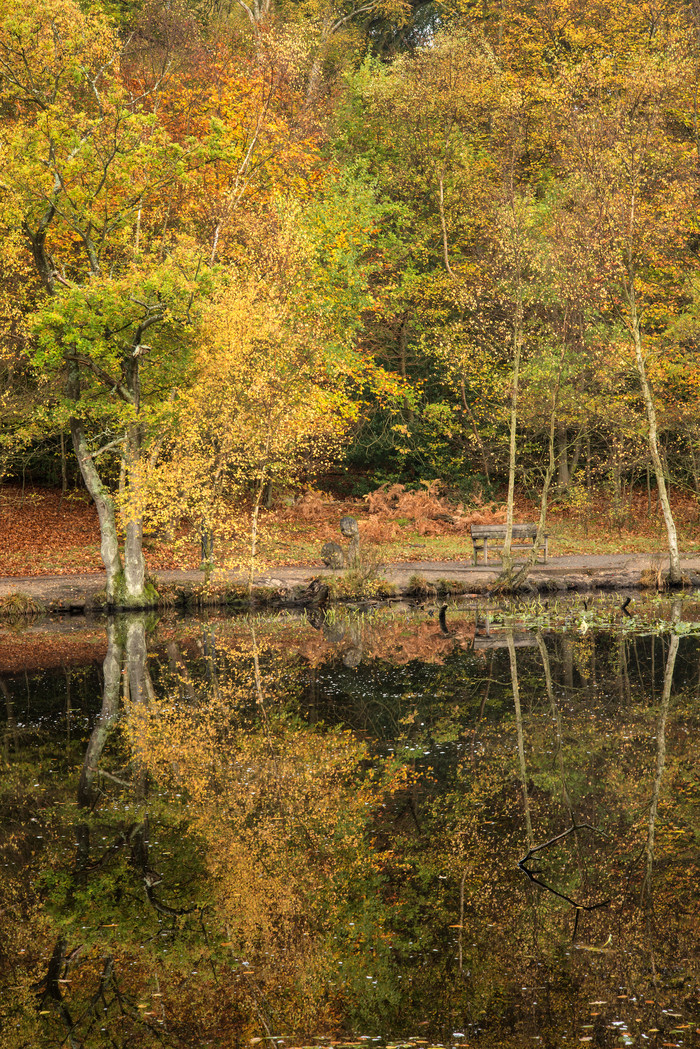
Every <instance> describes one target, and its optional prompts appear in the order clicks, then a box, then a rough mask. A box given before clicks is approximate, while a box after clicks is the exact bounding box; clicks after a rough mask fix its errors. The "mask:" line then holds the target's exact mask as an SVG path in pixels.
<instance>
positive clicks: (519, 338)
mask: <svg viewBox="0 0 700 1049" xmlns="http://www.w3.org/2000/svg"><path fill="white" fill-rule="evenodd" d="M522 327H523V292H522V286H521V285H520V281H519V282H518V297H517V302H516V307H515V316H514V318H513V351H514V352H513V381H512V385H511V392H510V440H509V444H508V496H507V500H506V535H505V539H504V541H503V553H502V555H501V560H502V564H503V575H504V576H506V577H508V576H510V575H511V573H512V571H513V557H512V554H511V549H510V547H511V543H512V541H513V499H514V496H515V456H516V436H517V429H518V393H519V390H520V356H521V353H522V347H523V335H522Z"/></svg>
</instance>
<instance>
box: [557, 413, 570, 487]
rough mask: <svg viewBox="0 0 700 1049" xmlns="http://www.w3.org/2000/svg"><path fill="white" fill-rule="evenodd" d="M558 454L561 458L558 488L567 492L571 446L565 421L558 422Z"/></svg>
mask: <svg viewBox="0 0 700 1049" xmlns="http://www.w3.org/2000/svg"><path fill="white" fill-rule="evenodd" d="M557 456H558V458H559V471H558V475H557V488H558V490H559V492H565V491H566V489H567V488H568V487H569V480H570V474H569V446H568V434H567V432H566V427H565V426H564V424H563V423H561V422H560V423H557Z"/></svg>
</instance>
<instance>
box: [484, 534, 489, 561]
mask: <svg viewBox="0 0 700 1049" xmlns="http://www.w3.org/2000/svg"><path fill="white" fill-rule="evenodd" d="M488 563H489V541H488V539H487V538H486V536H484V564H485V565H487V564H488Z"/></svg>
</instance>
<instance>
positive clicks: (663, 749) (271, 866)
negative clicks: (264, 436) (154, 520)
mask: <svg viewBox="0 0 700 1049" xmlns="http://www.w3.org/2000/svg"><path fill="white" fill-rule="evenodd" d="M630 607H631V608H632V609H636V610H637V611H636V613H635V614H634V615H632V616H630V615H629V614H628V612H627V611H623V610H622V609H621V607H620V598H619V597H615V598H613V597H611V598H609V599H607V600H606V601H603V602H597V603H596V602H587V603H586V604H584V603H583V602H582V601H581V599H579V600H577V601H576V602H575V603H572V604H571V605H566V606H565V605H556V606H551V607H550V606H547V605H542V604H538V605H536V606H530V607H527V606H522V607H519V608H507V609H500V610H499V609H495V608H493V607H491V608H489V607H487V606H485V605H481V606H475V605H471V604H464V605H462V606H454V607H450V608H449V609H448V610H447V616H446V619H445V618H443V620H442V621H441V620H440V618H439V617H438V615H437V609H436V607H434V606H433V607H432V608H430V607H425V608H406V607H402V606H392V607H390V608H386V609H374V610H371V611H364V612H362V613H360V612H352V611H347V612H337V611H333V612H332V613H329V614H328V615H326V616H324V615H321V614H319V615H318V616H315V617H307V616H301V617H297V616H292V615H280V616H275V617H272V616H270V617H265V616H259V617H251V618H224V617H217V616H213V617H211V618H206V619H182V618H177V617H176V616H174V615H173V616H165V617H161V618H160V619H159V620H158V621H156V620H155V619H150V618H148V617H144V616H133V617H123V618H120V619H117V620H113V621H110V622H109V623H107V622H102V623H101V622H95V623H86V622H85V621H84V620H82V619H77V618H76V619H71V620H66V621H64V622H63V623H59V622H50V623H38V624H33V625H27V624H25V625H24V626H19V625H18V626H15V627H5V628H3V629H2V630H1V631H0V702H1V703H2V706H3V708H4V723H3V726H2V730H3V761H2V781H1V782H2V788H1V794H0V797H1V818H2V835H1V837H0V863H1V864H2V878H0V1030H1V1032H2V1033H1V1034H0V1045H2V1046H3V1047H8V1049H9V1047H12V1049H18V1047H20V1046H21V1047H24V1046H27V1047H30V1046H31V1047H44V1046H47V1047H52V1046H57V1047H58V1046H81V1047H82V1046H85V1047H88V1049H93V1047H102V1046H105V1047H107V1046H111V1047H114V1046H119V1047H122V1046H123V1047H128V1046H129V1047H130V1046H148V1047H150V1046H153V1047H156V1046H166V1047H171V1046H172V1047H198V1046H205V1045H206V1046H221V1047H228V1046H239V1045H241V1046H250V1045H258V1044H261V1045H263V1046H264V1045H268V1044H270V1043H274V1044H275V1045H276V1046H284V1047H287V1046H289V1047H291V1046H299V1045H330V1044H334V1045H337V1044H342V1045H353V1046H361V1045H366V1046H372V1045H392V1046H396V1045H414V1046H418V1047H424V1046H431V1045H443V1046H466V1045H473V1046H484V1047H492V1046H507V1047H511V1046H512V1047H516V1046H517V1047H521V1046H528V1045H532V1046H551V1047H558V1046H563V1045H579V1044H584V1045H585V1044H590V1045H592V1046H604V1047H612V1046H622V1045H637V1046H653V1047H661V1046H698V1045H700V1003H699V998H698V991H699V978H700V972H699V968H700V967H699V960H700V935H699V934H700V889H699V886H698V874H699V871H698V858H699V856H700V850H699V847H698V846H699V838H700V776H699V771H700V770H699V767H698V728H699V723H700V702H699V700H698V690H699V688H700V645H699V640H698V620H700V606H698V605H697V604H696V603H695V602H693V601H688V600H685V599H684V600H680V599H678V600H675V601H671V602H662V601H656V602H650V603H647V604H643V603H642V602H637V603H636V605H632V606H630Z"/></svg>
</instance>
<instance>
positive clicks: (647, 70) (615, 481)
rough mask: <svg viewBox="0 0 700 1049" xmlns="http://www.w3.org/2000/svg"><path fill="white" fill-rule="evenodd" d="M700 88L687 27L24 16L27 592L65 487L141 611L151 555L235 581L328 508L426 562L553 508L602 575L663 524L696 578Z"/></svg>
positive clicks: (4, 114) (251, 11) (17, 80)
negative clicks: (204, 567)
mask: <svg viewBox="0 0 700 1049" xmlns="http://www.w3.org/2000/svg"><path fill="white" fill-rule="evenodd" d="M699 63H700V5H699V4H697V3H696V2H694V0H675V2H668V0H651V2H645V3H639V2H635V3H628V2H626V0H622V2H616V3H614V4H613V3H606V2H601V0H587V2H586V0H584V2H579V0H576V2H574V0H554V2H547V3H544V2H537V0H535V2H527V0H503V2H501V3H486V2H468V0H455V2H452V0H448V2H445V3H434V2H430V3H421V2H409V0H387V2H372V0H369V2H366V3H363V2H362V0H357V2H353V0H337V2H330V3H327V2H325V0H303V2H285V0H280V2H274V0H267V2H263V3H251V4H247V3H245V2H243V0H237V2H236V0H231V2H226V3H225V2H221V3H219V2H215V0H213V2H211V3H206V2H201V3H198V2H194V0H179V2H175V3H169V4H165V3H161V2H156V0H151V2H148V0H145V2H136V3H112V2H106V0H105V2H100V3H94V4H88V3H83V4H77V3H74V2H72V0H49V2H42V3H41V4H40V3H38V2H37V0H21V2H19V3H15V2H13V3H9V2H8V0H3V2H2V3H0V106H1V109H0V114H1V124H0V158H1V159H0V236H1V237H2V252H1V253H0V271H1V278H0V413H1V416H2V432H1V436H0V476H1V477H3V478H4V480H5V486H4V489H3V511H4V513H3V516H4V522H5V523H4V533H5V535H6V537H7V542H6V543H5V546H6V549H7V553H6V555H5V557H6V559H7V565H6V566H5V568H4V570H6V571H8V572H18V571H21V570H25V569H26V568H27V567H30V566H28V564H27V560H28V559H27V556H26V555H23V553H22V551H23V550H26V549H27V546H26V541H25V540H26V536H25V539H23V538H22V534H21V532H22V523H24V527H25V532H26V530H27V527H28V528H29V529H30V530H31V531H32V536H31V537H30V538H31V539H32V542H33V545H32V543H30V544H29V548H30V549H31V551H32V553H31V559H34V565H35V564H36V551H37V550H38V549H40V548H41V543H37V542H36V539H35V537H36V534H37V532H36V525H32V524H31V523H29V524H28V525H27V522H30V520H31V519H30V518H20V516H19V509H20V507H22V508H26V507H29V508H31V506H32V499H33V500H34V506H35V507H36V506H38V505H39V504H40V503H41V505H44V503H43V502H42V500H44V499H45V498H46V497H45V496H44V495H42V494H41V493H40V492H39V491H37V490H30V489H28V488H27V484H30V485H31V484H37V483H38V484H42V485H46V484H51V485H55V486H60V487H61V495H60V496H58V493H57V498H58V499H59V507H58V511H57V514H58V516H57V518H56V524H55V525H54V524H53V523H51V524H49V525H48V526H47V527H45V533H49V534H47V535H46V539H45V543H46V544H47V545H50V543H51V538H50V537H54V536H56V534H57V533H58V535H59V538H60V531H61V528H62V527H63V528H65V529H66V532H65V534H64V536H63V539H64V542H63V547H64V549H67V551H68V565H69V570H74V569H75V568H77V567H86V568H96V567H98V565H99V562H98V561H96V557H97V552H96V542H95V540H94V536H95V535H96V530H95V523H94V518H92V519H91V521H92V523H90V524H89V528H91V529H92V533H91V534H92V535H93V550H92V554H90V555H88V554H87V552H86V550H87V548H86V547H84V546H80V544H77V545H76V550H78V552H77V553H76V555H75V557H74V559H73V561H71V555H70V549H71V543H70V536H71V535H72V529H73V527H74V525H75V522H76V520H77V518H76V517H75V516H73V517H70V515H67V513H66V512H67V510H68V509H69V508H70V507H71V506H76V505H78V504H79V505H80V506H83V502H82V501H81V499H82V497H81V496H80V494H79V493H76V492H75V491H74V489H75V488H76V486H77V487H82V484H84V485H85V487H87V489H88V492H89V494H90V497H91V499H92V501H93V503H94V507H95V509H96V511H97V515H98V518H99V526H100V536H101V557H102V560H103V561H104V563H105V564H106V565H107V568H108V586H110V585H112V586H113V588H114V589H113V592H114V593H115V594H117V593H120V594H126V596H127V597H131V598H134V597H135V596H136V597H138V596H139V595H140V596H141V597H143V593H144V588H145V587H147V582H146V575H145V563H144V559H143V549H144V547H143V544H144V542H145V544H146V549H147V554H149V555H150V559H151V563H152V564H160V563H163V564H164V563H166V562H167V563H169V564H180V563H181V564H186V563H187V564H189V563H192V562H193V561H195V560H197V558H198V557H199V549H200V537H201V538H202V544H201V545H202V550H203V556H204V558H205V559H208V560H212V559H214V558H215V557H219V558H221V557H223V556H224V551H226V550H229V551H230V550H232V549H234V548H235V546H236V542H237V541H238V540H240V539H241V537H242V536H243V535H245V536H248V535H249V533H250V512H251V509H252V513H253V533H254V535H255V533H256V531H257V517H258V511H259V510H260V509H261V508H263V507H265V506H266V505H267V506H268V507H269V508H271V509H272V510H273V511H275V514H276V516H274V515H273V519H272V523H273V524H274V523H276V524H277V525H280V524H282V525H284V523H285V522H286V523H287V527H286V531H285V530H284V528H283V529H282V531H283V532H284V536H283V538H282V539H280V536H281V535H282V533H281V532H280V531H279V529H278V532H277V539H278V540H279V541H280V542H281V543H282V547H281V548H280V547H279V546H274V544H273V546H274V549H272V548H271V549H270V550H269V551H268V553H269V554H270V556H271V557H272V558H273V559H274V558H275V557H277V558H278V559H280V558H284V555H283V553H282V550H283V548H284V546H285V544H286V545H287V548H288V549H287V555H286V556H287V559H288V560H293V559H294V553H295V549H294V541H295V540H294V537H295V529H297V530H298V528H299V526H302V525H303V524H304V521H305V520H307V519H309V520H313V519H314V518H315V519H316V520H317V522H318V521H321V520H325V519H326V518H328V520H330V518H331V517H332V516H333V515H335V517H337V512H336V510H335V508H329V507H326V510H327V511H328V512H326V511H325V510H323V508H322V504H323V503H324V502H326V503H327V502H328V498H327V497H324V496H323V495H322V494H319V490H320V491H322V492H326V493H329V492H330V493H332V494H333V495H344V496H349V497H355V498H359V497H361V496H363V495H366V494H367V493H370V492H372V491H374V490H376V488H377V487H378V486H379V485H400V486H403V487H402V488H393V489H392V492H393V493H394V497H393V502H392V500H391V499H389V500H386V499H385V503H386V506H387V508H388V509H389V510H391V513H389V514H388V515H385V518H384V524H385V525H386V523H387V521H391V520H393V521H394V527H393V530H392V528H389V531H388V532H387V530H386V529H384V531H383V532H382V530H381V529H379V530H377V529H376V528H375V531H376V535H375V536H374V537H375V538H382V539H384V541H390V540H394V539H398V540H400V539H401V538H402V536H403V533H402V532H401V529H402V528H405V529H408V531H407V532H406V535H405V536H403V538H406V540H407V547H406V549H404V550H403V554H404V555H407V554H408V553H409V552H410V550H411V549H413V550H415V549H416V544H415V543H414V544H413V546H412V545H411V542H410V540H411V539H414V540H415V539H416V537H419V538H421V539H422V538H424V537H426V536H428V537H430V535H431V533H433V534H434V533H436V532H437V533H439V532H442V533H452V532H457V533H458V534H459V533H461V532H462V531H463V527H464V526H465V523H466V522H468V521H469V520H473V519H475V517H474V515H475V514H476V515H477V517H478V516H480V517H481V518H482V519H489V517H490V516H491V517H495V518H503V519H505V517H506V516H508V517H509V518H511V519H512V516H513V513H515V516H518V511H519V509H520V511H521V514H522V515H525V516H526V517H529V518H531V517H532V516H533V513H534V510H533V506H532V500H533V499H534V500H535V501H538V500H539V499H540V495H541V492H542V489H543V486H544V488H545V489H547V490H548V492H549V496H550V499H552V498H553V499H554V506H555V510H556V511H557V512H559V514H560V515H564V516H568V517H569V518H570V519H572V520H573V521H575V522H577V523H578V525H579V526H580V527H578V530H577V531H576V534H575V537H574V538H573V539H572V542H573V543H574V545H576V546H577V547H578V548H580V545H581V543H582V541H584V540H585V535H584V533H583V528H584V525H585V526H586V527H587V524H586V522H596V523H597V524H598V525H600V524H601V523H602V524H603V525H604V528H605V529H606V530H607V531H610V530H611V529H612V531H613V533H616V539H617V541H618V546H619V543H620V541H621V540H622V533H623V532H625V530H627V531H630V530H631V531H635V530H636V532H637V533H638V534H640V535H641V533H640V530H639V526H640V524H641V523H644V525H645V527H647V526H648V527H647V532H646V533H644V534H645V536H646V538H647V539H648V533H649V530H650V533H654V534H656V535H659V534H660V531H659V529H660V528H661V521H662V520H663V524H664V525H665V536H666V539H667V541H668V546H669V549H670V551H671V555H672V557H671V560H672V564H671V568H672V569H673V543H674V541H676V548H677V540H675V520H676V518H679V519H680V522H681V524H682V526H683V527H684V528H685V531H686V533H689V531H692V528H693V525H694V524H695V523H696V520H697V510H696V500H697V497H698V494H700V422H699V419H698V411H697V397H698V378H699V377H700V371H699V368H698V364H699V360H698V325H699V298H698V296H699V285H698V255H699V252H700V227H699V226H698V160H699V152H698V151H699V148H700V129H699V127H698V82H699V81H698V71H699ZM81 474H82V482H81V480H80V475H81ZM19 486H21V491H20V487H19ZM300 488H301V489H302V490H306V491H307V493H309V490H311V491H310V494H307V496H306V497H305V503H304V506H305V507H306V509H305V510H304V509H303V508H302V510H301V511H300V512H297V513H296V514H295V512H294V508H293V507H292V506H290V505H288V504H289V503H291V501H292V495H291V494H290V493H293V492H295V491H299V489H300ZM314 489H315V492H314ZM412 489H419V490H422V491H423V493H424V496H425V498H424V499H423V503H422V504H421V505H422V506H423V509H424V510H425V512H423V513H422V514H421V513H419V514H418V516H416V515H415V514H412V513H411V512H410V510H411V507H410V506H409V505H408V503H407V502H406V500H407V499H409V501H410V498H415V497H412V496H411V495H410V492H411V490H412ZM506 491H507V498H506ZM445 492H447V493H448V494H449V495H450V496H451V497H452V499H453V504H454V503H459V502H461V504H462V508H461V511H459V510H458V512H457V518H455V512H454V505H452V508H451V509H449V510H448V508H447V506H446V504H443V503H440V502H439V499H438V496H440V495H443V494H444V493H445ZM669 492H670V496H669V494H668V493H669ZM381 498H383V497H381ZM381 498H380V499H379V502H381ZM504 498H506V504H505V505H504V504H503V499H504ZM401 499H403V500H404V502H403V503H401V507H403V509H401V508H399V509H398V510H397V507H399V503H400V501H401ZM54 503H55V500H54ZM427 504H430V508H429V509H428V510H426V509H425V508H426V506H427ZM310 505H311V510H309V506H310ZM376 505H377V498H376V497H375V508H376ZM514 505H515V510H513V507H514ZM407 506H408V509H406V507H407ZM314 507H315V509H314ZM244 511H245V513H244ZM81 512H82V511H81ZM659 512H660V514H661V516H660V517H659V516H658V513H659ZM470 513H471V515H472V516H471V517H470ZM324 514H325V516H324ZM392 514H393V517H392ZM441 514H442V517H441ZM445 514H447V517H445ZM78 516H79V515H78ZM69 517H70V521H71V522H72V523H70V524H67V522H68V520H69ZM448 517H451V520H448ZM642 519H644V522H642ZM42 520H43V521H44V524H45V525H46V523H47V520H48V519H47V517H46V515H44V517H43V518H42ZM61 521H63V525H62V524H61ZM431 521H432V522H433V524H432V525H431V524H430V523H429V522H431ZM440 522H442V523H440ZM329 527H330V526H329ZM144 529H145V539H144ZM365 530H366V531H368V534H369V533H371V529H368V528H367V526H365ZM650 533H649V534H650ZM66 536H68V542H66V541H65V539H66ZM369 537H370V538H371V537H372V536H371V535H369ZM301 538H302V539H303V536H302V537H301ZM227 544H228V546H227ZM149 546H150V550H149V549H148V548H149ZM400 546H401V544H400V542H399V547H400ZM290 547H291V550H290V549H289V548H290ZM565 548H566V543H564V546H563V549H565ZM214 551H216V553H215V552H214ZM296 552H297V553H298V551H296ZM395 553H397V554H398V555H401V553H402V551H401V549H397V550H396V551H395ZM73 562H75V563H73ZM48 567H49V568H50V569H52V570H56V569H57V568H58V570H61V566H60V565H57V563H56V558H55V557H54V559H53V560H51V559H50V563H49V564H48ZM62 570H66V569H65V567H64V568H63V569H62ZM109 580H112V583H109Z"/></svg>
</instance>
